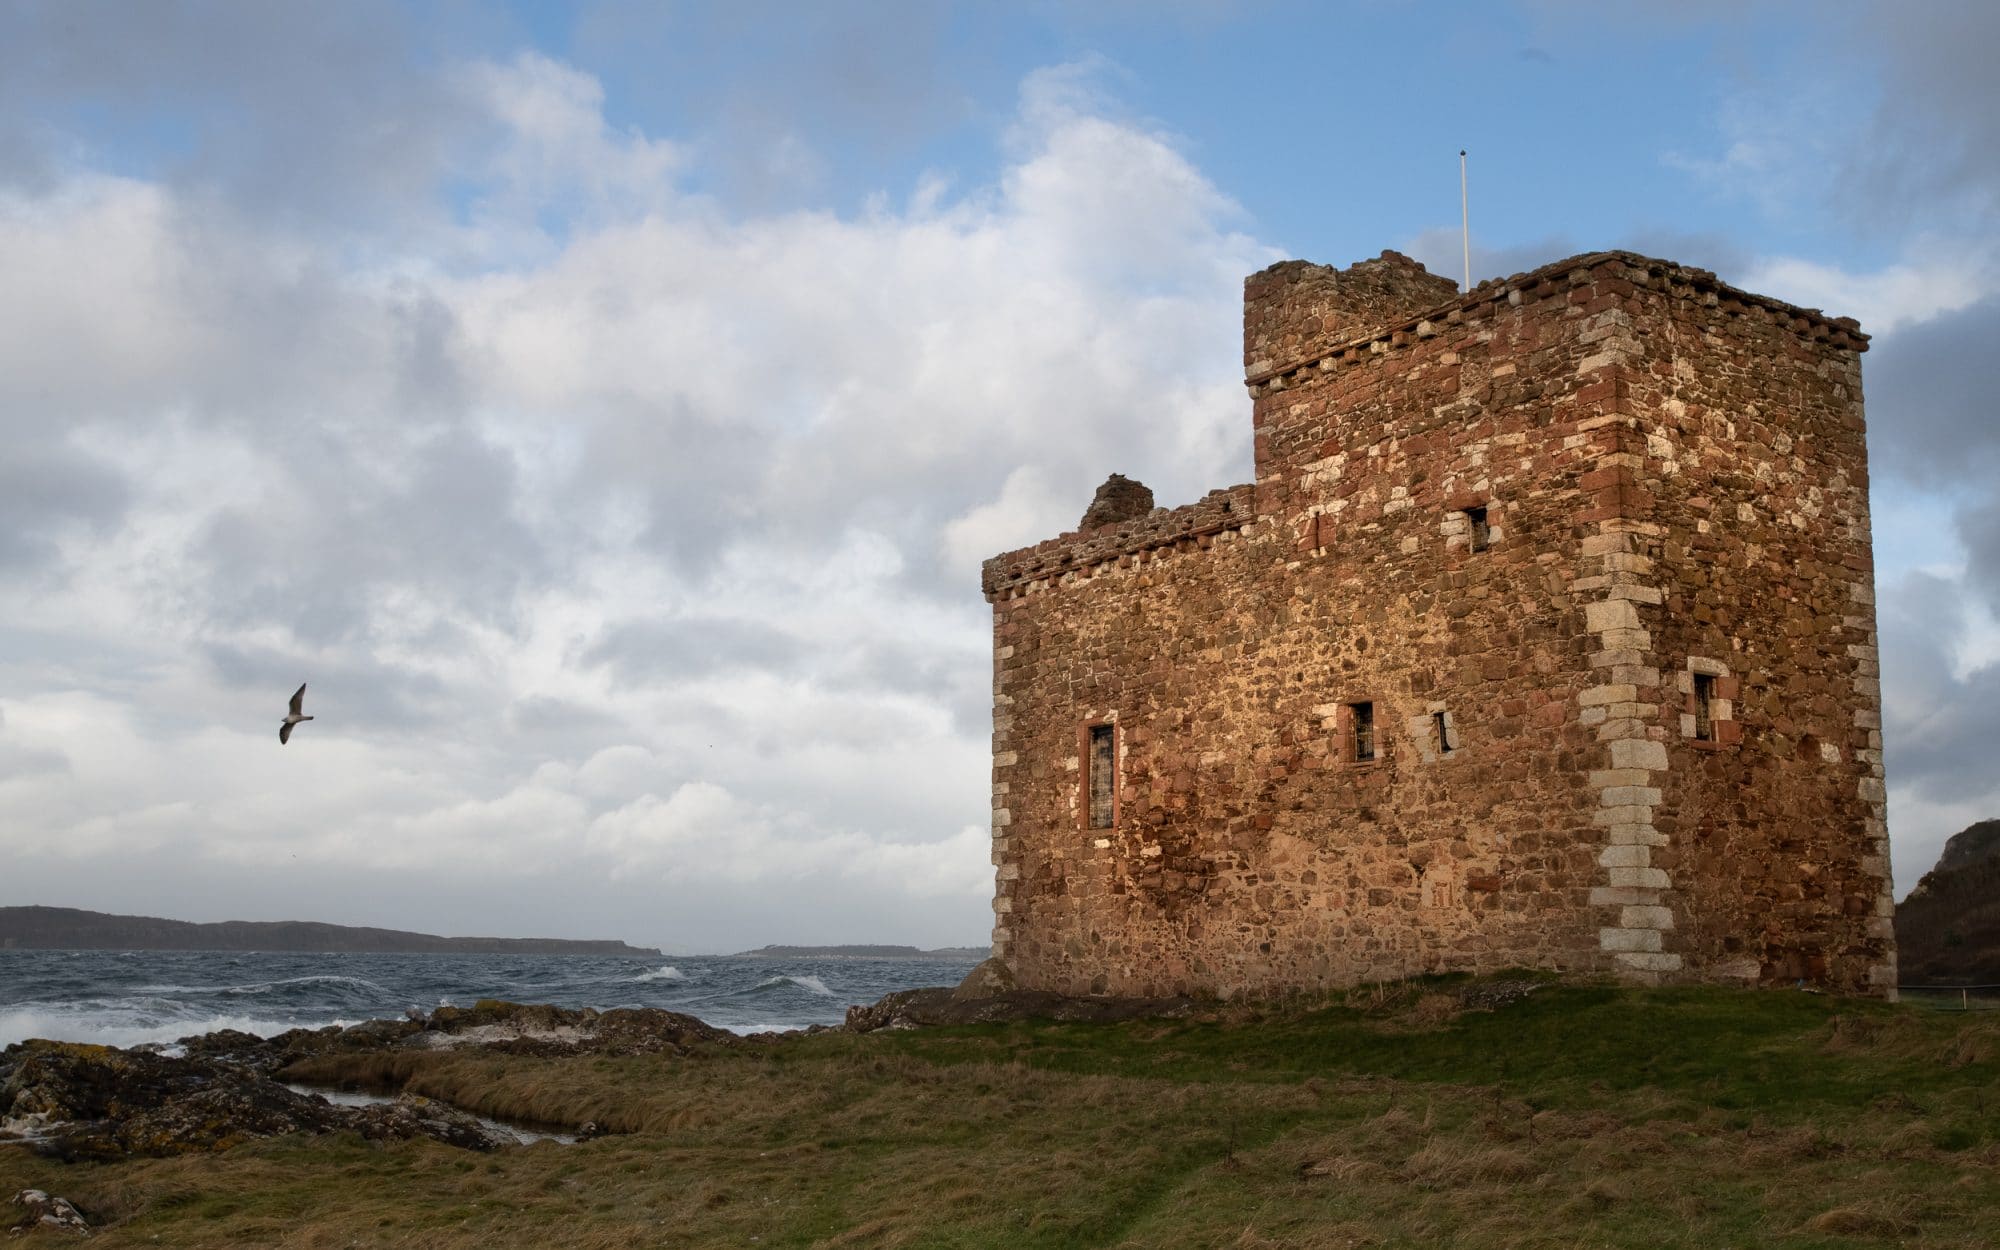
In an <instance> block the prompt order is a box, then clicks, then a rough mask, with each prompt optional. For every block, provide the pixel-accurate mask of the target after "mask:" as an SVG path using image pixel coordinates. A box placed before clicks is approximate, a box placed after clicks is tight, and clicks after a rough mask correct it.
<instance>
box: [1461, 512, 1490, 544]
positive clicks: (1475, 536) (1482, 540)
mask: <svg viewBox="0 0 2000 1250" xmlns="http://www.w3.org/2000/svg"><path fill="white" fill-rule="evenodd" d="M1465 521H1466V525H1467V526H1468V527H1469V531H1468V532H1469V534H1470V538H1469V540H1468V541H1469V542H1470V543H1471V546H1472V549H1473V550H1474V551H1484V550H1486V547H1487V544H1488V543H1490V542H1491V541H1492V539H1493V531H1492V530H1491V529H1489V528H1488V527H1487V524H1486V509H1485V507H1483V506H1482V507H1478V508H1467V509H1466V510H1465Z"/></svg>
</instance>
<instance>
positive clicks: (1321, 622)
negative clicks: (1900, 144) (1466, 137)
mask: <svg viewBox="0 0 2000 1250" xmlns="http://www.w3.org/2000/svg"><path fill="white" fill-rule="evenodd" d="M1244 296H1245V298H1244V360H1245V372H1246V382H1247V384H1248V389H1249V393H1250V397H1251V407H1252V412H1251V425H1252V429H1253V431H1254V435H1255V460H1256V479H1255V481H1253V482H1248V483H1244V484H1242V485H1239V486H1233V487H1229V488H1226V489H1223V490H1217V491H1212V492H1210V493H1209V494H1208V495H1206V496H1204V497H1202V498H1200V499H1198V500H1195V501H1194V502H1192V503H1186V504H1183V505H1181V506H1178V507H1172V508H1163V507H1158V506H1156V504H1155V502H1154V499H1153V496H1152V493H1151V492H1150V491H1149V490H1147V489H1146V488H1145V487H1144V486H1143V485H1141V484H1140V483H1138V482H1136V481H1133V480H1131V479H1130V478H1126V477H1123V476H1120V475H1116V474H1114V475H1112V477H1111V479H1110V480H1109V481H1107V482H1106V483H1105V485H1104V487H1103V488H1102V489H1101V490H1100V491H1099V492H1098V494H1097V497H1096V498H1095V499H1094V500H1092V501H1090V507H1089V510H1088V511H1087V512H1086V513H1085V514H1084V515H1083V517H1082V519H1081V521H1080V522H1079V524H1078V527H1077V529H1076V530H1075V531H1073V532H1071V533H1068V534H1064V535H1062V536H1060V537H1057V538H1054V539H1051V540H1049V541H1047V542H1044V543H1040V544H1038V545H1036V546H1032V547H1027V548H1024V549H1022V550H1019V551H1013V552H1009V553H1006V554H1004V555H1001V556H996V557H994V558H993V559H991V560H989V561H987V562H986V565H985V567H984V570H983V582H984V588H985V591H986V595H987V598H988V600H989V602H990V603H991V604H992V608H993V622H994V651H993V656H994V661H993V662H994V709H995V717H994V736H993V752H994V756H993V779H992V781H993V810H994V818H993V834H994V842H993V848H994V849H993V861H994V865H995V898H994V913H995V919H996V925H995V929H994V954H995V956H996V957H998V958H1000V959H1002V960H1003V961H1004V962H1006V963H1007V964H1008V965H1009V967H1010V969H1011V970H1012V972H1013V974H1014V977H1015V980H1016V982H1017V983H1018V984H1019V985H1021V986H1022V987H1023V988H1030V989H1046V990H1054V991H1059V992H1064V993H1072V994H1082V993H1119V994H1170V993H1212V994H1220V995H1225V996H1227V995H1243V994H1251V995H1256V994H1274V993H1281V992H1286V991H1292V990H1301V989H1307V990H1310V989H1318V988H1330V987H1337V986H1344V985H1352V984H1355V983H1357V982H1362V981H1369V980H1379V979H1385V978H1393V977H1404V976H1410V975H1414V974H1418V973H1427V972H1445V971H1468V972H1483V971H1491V970H1497V969H1500V968H1504V967H1510V966H1531V967H1541V968H1550V969H1555V970H1563V971H1570V970H1573V971H1586V972H1609V973H1613V974H1616V975H1619V976H1622V977H1625V978H1628V979H1632V980H1638V981H1662V980H1682V981H1686V980H1708V981H1718V982H1730V983H1738V984H1740V983H1744V982H1746V981H1748V982H1765V983H1774V984H1797V983H1805V984H1811V985H1816V986H1823V987H1825V988H1828V989H1832V990H1836V991H1840V992H1845V993H1857V994H1874V995H1889V994H1893V989H1894V985H1895V950H1894V939H1893V933H1892V930H1891V928H1890V924H1889V920H1888V917H1889V916H1890V915H1891V908H1892V904H1891V902H1890V900H1891V898H1892V895H1891V891H1890V880H1889V875H1888V871H1889V870H1888V864H1889V856H1888V847H1887V832H1886V824H1885V818H1884V810H1883V796H1884V793H1885V788H1884V778H1883V771H1882V763H1881V758H1882V744H1881V734H1880V726H1881V716H1880V699H1881V694H1880V678H1879V660H1880V657H1879V654H1878V651H1877V639H1876V632H1875V619H1874V610H1873V604H1874V589H1873V585H1872V582H1871V577H1872V574H1871V573H1870V571H1869V570H1870V569H1872V567H1873V565H1872V560H1871V559H1870V558H1869V550H1868V544H1869V523H1868V514H1867V501H1866V490H1865V487H1864V486H1861V485H1857V484H1858V483H1865V482H1866V481H1867V460H1866V445H1865V439H1864V425H1863V414H1862V410H1861V403H1860V399H1859V395H1860V390H1859V386H1858V361H1859V355H1860V353H1862V352H1864V351H1865V350H1866V347H1867V339H1866V336H1864V335H1862V334H1861V333H1860V331H1859V329H1858V327H1857V326H1856V325H1855V324H1854V323H1853V322H1851V321H1847V320H1844V319H1832V318H1828V317H1827V316H1825V315H1824V314H1821V313H1818V312H1814V311H1811V310H1803V309H1795V308H1790V307H1788V306H1786V305H1782V304H1779V303H1778V302H1777V301H1774V300H1769V299H1766V298H1764V297H1761V296H1756V295H1751V294H1748V293H1745V292H1740V291H1735V290H1732V289H1731V288H1729V287H1727V286H1725V285H1724V284H1722V283H1720V282H1719V281H1717V280H1716V278H1715V276H1714V275H1713V274H1710V273H1707V272H1705V271H1702V270H1698V269H1691V268H1687V267H1684V266H1679V265H1675V264H1672V263H1670V262H1667V261H1661V260H1654V259H1650V258H1646V257H1641V256H1635V255H1632V254H1629V253H1623V252H1604V253H1593V254H1590V255H1585V256H1580V257H1575V258H1572V259H1570V260H1567V261H1563V262H1561V263H1559V264H1555V265H1550V266H1547V267H1544V268H1542V269H1539V270H1536V271H1534V272H1532V273H1528V274H1521V275H1516V276H1515V277H1513V278H1510V279H1508V280H1507V281H1506V282H1505V283H1504V284H1499V283H1489V284H1485V285H1482V286H1480V287H1476V288H1475V289H1473V290H1472V291H1471V292H1466V293H1461V292H1459V291H1458V290H1457V289H1456V286H1455V284H1454V283H1452V282H1451V281H1449V280H1448V279H1444V278H1440V277H1436V276H1433V275H1431V274H1428V273H1426V272H1424V270H1423V269H1422V267H1421V266H1419V265H1417V264H1416V263H1415V262H1413V261H1410V260H1408V259H1407V258H1405V257H1401V256H1398V255H1396V254H1394V253H1384V254H1383V255H1382V256H1380V257H1378V258H1376V259H1374V260H1369V261H1363V262H1361V263H1360V264H1358V265H1354V266H1351V267H1349V268H1347V269H1340V270H1336V269H1332V268H1328V267H1325V266H1320V265H1312V264H1308V263H1305V262H1302V261H1286V262H1283V263H1280V264H1278V265H1274V266H1272V267H1271V268H1269V269H1266V270H1264V271H1262V272H1261V273H1258V274H1254V275H1252V276H1251V277H1250V278H1249V279H1248V280H1247V281H1246V283H1245V288H1244ZM1480 516H1483V517H1484V519H1485V524H1486V541H1485V542H1484V544H1476V543H1475V542H1474V541H1473V534H1474V519H1475V518H1476V517H1480ZM1697 678H1699V679H1700V684H1699V686H1697ZM1364 704H1365V705H1367V706H1368V707H1369V708H1370V709H1372V724H1373V753H1372V757H1370V756H1369V754H1368V753H1367V752H1366V751H1364V750H1362V749H1361V747H1362V746H1363V745H1364V744H1363V743H1362V742H1360V741H1359V740H1358V739H1359V735H1357V732H1356V725H1355V719H1356V714H1355V713H1354V712H1353V709H1355V708H1357V707H1359V706H1361V705H1364ZM1093 724H1115V726H1116V737H1115V742H1114V746H1113V751H1112V755H1113V759H1112V762H1111V764H1110V765H1109V771H1108V774H1107V773H1105V772H1103V771H1102V770H1100V772H1099V774H1098V776H1097V778H1096V780H1097V781H1098V783H1099V784H1100V785H1101V786H1108V788H1109V789H1108V793H1109V794H1110V795H1111V796H1113V797H1115V804H1114V805H1113V807H1112V809H1111V810H1112V811H1113V812H1114V813H1115V817H1114V818H1113V819H1111V821H1110V824H1109V826H1108V827H1097V828H1092V827H1088V826H1089V825H1090V823H1091V822H1090V821H1089V820H1088V819H1087V815H1088V811H1089V806H1088V802H1087V795H1086V794H1085V792H1084V791H1085V788H1086V787H1087V786H1088V785H1089V784H1090V783H1091V781H1092V779H1093V778H1092V774H1091V770H1090V769H1089V768H1085V767H1083V763H1082V760H1083V750H1084V747H1083V744H1085V743H1086V742H1087V741H1088V729H1089V726H1091V725H1093ZM1447 747H1448V748H1449V749H1447ZM1100 763H1101V760H1100ZM1105 793H1106V791H1104V790H1100V804H1099V812H1100V813H1102V811H1103V810H1104V807H1103V796H1104V794H1105ZM1099 819H1100V821H1101V820H1102V819H1103V817H1102V815H1101V814H1100V817H1099Z"/></svg>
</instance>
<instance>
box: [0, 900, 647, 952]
mask: <svg viewBox="0 0 2000 1250" xmlns="http://www.w3.org/2000/svg"><path fill="white" fill-rule="evenodd" d="M0 950H98V951H101V950H122V951H287V952H291V951H299V952H312V951H326V952H330V953H333V952H338V953H343V954H371V955H401V954H409V955H633V956H644V957H648V958H650V957H655V956H658V955H659V954H660V952H659V951H657V950H654V949H653V948H652V947H649V946H627V945H626V944H625V943H623V942H592V941H571V940H567V939H563V938H497V937H438V936H436V935H434V934H430V933H405V932H403V931H402V930H400V929H367V928H355V927H352V926H349V925H340V924H319V923H316V922H314V921H309V920H277V921H259V920H225V921H222V922H221V923H219V924H194V923H191V922H189V921H186V920H162V919H160V918H158V917H155V916H112V915H107V914H105V913H104V912H97V911H82V910H79V909H78V908H74V907H0Z"/></svg>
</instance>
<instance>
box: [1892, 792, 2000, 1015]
mask: <svg viewBox="0 0 2000 1250" xmlns="http://www.w3.org/2000/svg"><path fill="white" fill-rule="evenodd" d="M1896 948H1897V974H1896V979H1897V980H1899V981H1901V982H1902V983H1903V984H1905V985H1935V984H1939V983H1946V982H1949V983H1956V984H1973V985H2000V820H1982V821H1980V822H1979V823H1978V824H1976V825H1973V826H1971V827H1969V828H1967V829H1965V830H1963V831H1961V832H1959V833H1955V834H1953V835H1952V837H1951V840H1950V841H1949V842H1946V843H1945V844H1944V853H1943V854H1941V855H1939V856H1938V862H1937V867H1935V868H1933V869H1931V870H1930V871H1929V872H1927V873H1925V874H1924V879H1923V880H1921V881H1919V882H1917V888H1916V889H1914V890H1911V891H1910V896H1909V897H1908V898H1906V899H1904V900H1903V901H1902V902H1901V903H1900V904H1898V905H1897V907H1896Z"/></svg>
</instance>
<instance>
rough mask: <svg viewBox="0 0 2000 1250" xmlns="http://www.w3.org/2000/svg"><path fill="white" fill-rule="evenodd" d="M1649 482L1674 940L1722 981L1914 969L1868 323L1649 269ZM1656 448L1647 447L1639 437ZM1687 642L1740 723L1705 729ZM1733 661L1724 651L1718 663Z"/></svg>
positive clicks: (1639, 280) (1848, 977) (1638, 392)
mask: <svg viewBox="0 0 2000 1250" xmlns="http://www.w3.org/2000/svg"><path fill="white" fill-rule="evenodd" d="M1627 276H1628V277H1630V278H1632V279H1633V280H1634V286H1633V290H1632V291H1631V293H1630V295H1629V296H1628V297H1627V302H1628V304H1629V306H1630V308H1631V312H1632V316H1633V321H1634V326H1635V328H1636V330H1637V332H1638V336H1639V338H1640V339H1641V342H1642V344H1643V348H1644V351H1643V359H1641V360H1639V361H1636V362H1635V363H1634V367H1633V369H1632V371H1631V373H1632V376H1631V378H1630V388H1631V397H1630V404H1631V408H1632V411H1633V412H1634V414H1636V415H1637V416H1638V418H1639V420H1640V423H1641V425H1640V428H1641V430H1642V431H1643V432H1644V434H1645V436H1646V437H1645V445H1644V450H1643V461H1642V462H1641V464H1640V465H1638V466H1636V467H1635V469H1634V477H1635V485H1636V489H1637V490H1638V491H1639V492H1641V493H1642V494H1643V495H1644V497H1645V499H1646V506H1645V512H1646V515H1647V516H1648V518H1649V519H1651V520H1652V521H1654V522H1655V523H1656V525H1657V531H1656V532H1653V533H1649V534H1647V535H1645V537H1644V550H1645V551H1646V553H1647V554H1648V555H1650V556H1651V557H1652V558H1653V559H1654V560H1655V561H1656V562H1657V564H1656V567H1655V569H1654V570H1653V577H1654V579H1655V580H1656V582H1657V583H1658V585H1659V586H1660V587H1661V589H1662V591H1663V592H1664V594H1663V598H1662V601H1661V602H1660V604H1659V605H1658V606H1657V607H1652V608H1647V609H1645V610H1644V611H1643V613H1642V615H1643V616H1645V617H1646V618H1648V621H1649V624H1650V628H1651V630H1652V633H1653V638H1654V644H1655V648H1656V653H1657V656H1658V659H1659V665H1660V669H1661V678H1662V681H1661V689H1660V695H1661V700H1660V701H1661V717H1660V728H1661V729H1662V730H1663V736H1664V739H1665V741H1666V742H1667V744H1668V745H1669V747H1670V752H1669V759H1670V766H1669V768H1668V770H1667V772H1666V774H1665V776H1664V780H1665V786H1664V794H1663V796H1662V797H1663V799H1664V804H1663V806H1662V809H1661V812H1662V820H1661V822H1660V825H1661V828H1662V830H1663V831H1664V832H1667V833H1669V834H1670V835H1671V838H1672V841H1671V843H1670V845H1668V846H1667V847H1665V848H1663V849H1662V854H1661V855H1660V856H1658V857H1657V858H1658V862H1659V863H1660V864H1661V866H1662V867H1663V868H1664V869H1665V870H1666V872H1667V873H1668V875H1669V877H1671V878H1672V883H1673V884H1672V893H1673V895H1674V896H1675V897H1676V902H1675V913H1676V917H1677V919H1678V922H1679V924H1678V928H1677V930H1676V931H1675V932H1674V933H1673V934H1671V935H1670V945H1671V946H1672V947H1673V948H1675V949H1678V950H1679V951H1680V952H1681V954H1682V957H1683V958H1684V959H1685V960H1686V961H1687V962H1688V964H1689V966H1690V967H1691V968H1692V969H1695V970H1699V971H1701V972H1702V973H1703V974H1705V975H1710V976H1734V977H1742V978H1745V979H1749V978H1752V977H1754V978H1756V979H1759V980H1763V981H1770V982H1790V981H1793V980H1799V979H1803V980H1805V981H1808V982H1810V983H1823V984H1828V985H1831V986H1834V987H1836V988H1840V989H1845V990H1873V991H1874V992H1886V991H1888V990H1889V989H1890V988H1892V987H1893V986H1894V984H1895V953H1894V934H1893V930H1892V928H1891V918H1892V916H1893V911H1894V904H1893V900H1892V896H1891V891H1890V878H1889V848H1888V831H1887V828H1886V825H1885V824H1884V814H1883V781H1882V739H1881V719H1880V707H1881V691H1880V685H1879V677H1878V669H1877V667H1876V660H1877V657H1876V638H1875V612H1874V575H1873V563H1872V559H1871V555H1870V526H1869V515H1868V468H1867V448H1866V444H1865V440H1864V425H1863V419H1862V397H1861V362H1860V352H1861V350H1864V349H1865V345H1866V344H1865V340H1862V339H1860V338H1859V336H1858V335H1857V334H1855V333H1853V323H1852V322H1844V323H1830V322H1828V321H1826V320H1824V319H1823V318H1819V317H1815V316H1808V315H1800V314H1799V313H1798V312H1797V311H1796V310H1791V309H1785V308H1781V307H1773V306H1771V305H1769V304H1765V303H1760V302H1755V301H1744V300H1740V299H1731V298H1728V297H1724V298H1722V299H1719V300H1717V299H1714V298H1713V297H1712V295H1711V293H1710V292H1708V291H1704V290H1702V289H1700V286H1699V285H1698V283H1699V281H1700V279H1701V278H1702V277H1705V275H1694V274H1690V273H1689V271H1686V270H1677V269H1675V268H1673V267H1671V266H1664V265H1638V264H1634V265H1630V266H1628V267H1627ZM1635 450H1637V448H1636V447H1635ZM1689 657H1695V659H1694V665H1695V666H1696V667H1702V668H1709V667H1713V668H1717V669H1720V670H1726V672H1727V674H1728V676H1727V677H1726V678H1723V679H1722V680H1720V681H1719V682H1718V685H1719V686H1720V687H1721V688H1722V689H1723V690H1724V691H1725V693H1727V694H1729V695H1730V696H1732V698H1731V706H1730V708H1729V712H1730V722H1732V723H1728V724H1725V725H1724V726H1723V727H1722V728H1723V729H1724V732H1722V733H1720V734H1719V735H1718V738H1719V740H1718V741H1714V742H1706V743H1704V742H1699V741H1696V740H1694V739H1693V737H1692V736H1691V735H1692V727H1691V726H1690V725H1689V724H1687V723H1685V718H1686V714H1687V712H1688V711H1689V709H1690V708H1691V706H1692V704H1691V698H1690V694H1689V687H1690V686H1691V673H1690V666H1689ZM1710 662H1712V663H1710Z"/></svg>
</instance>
